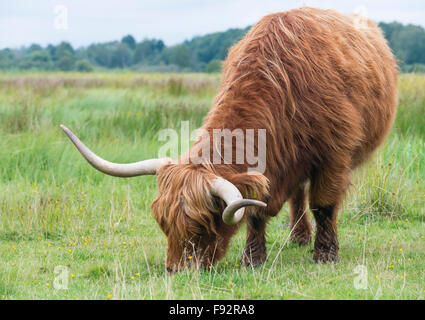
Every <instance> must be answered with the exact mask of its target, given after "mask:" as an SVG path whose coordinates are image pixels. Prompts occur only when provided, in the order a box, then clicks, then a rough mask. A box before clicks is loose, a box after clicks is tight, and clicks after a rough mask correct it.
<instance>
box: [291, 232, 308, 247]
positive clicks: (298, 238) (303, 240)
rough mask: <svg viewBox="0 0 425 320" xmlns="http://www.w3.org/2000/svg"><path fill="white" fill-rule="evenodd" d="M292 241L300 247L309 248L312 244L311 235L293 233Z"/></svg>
mask: <svg viewBox="0 0 425 320" xmlns="http://www.w3.org/2000/svg"><path fill="white" fill-rule="evenodd" d="M291 241H292V242H293V243H296V244H299V245H300V246H307V245H309V244H310V243H311V235H310V233H298V234H297V233H292V234H291Z"/></svg>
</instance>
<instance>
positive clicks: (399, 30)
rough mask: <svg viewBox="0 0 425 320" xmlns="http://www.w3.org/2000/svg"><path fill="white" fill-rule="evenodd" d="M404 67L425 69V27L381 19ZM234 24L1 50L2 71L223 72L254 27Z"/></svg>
mask: <svg viewBox="0 0 425 320" xmlns="http://www.w3.org/2000/svg"><path fill="white" fill-rule="evenodd" d="M379 26H380V27H381V29H382V30H383V33H384V36H385V38H386V39H387V41H388V43H389V45H390V47H391V49H392V50H393V52H394V54H395V56H396V57H397V59H398V61H399V63H400V67H401V68H402V70H403V71H420V72H425V30H424V28H422V27H420V26H416V25H411V24H409V25H403V24H401V23H398V22H392V23H383V22H381V23H379ZM249 28H250V27H247V28H243V29H237V28H236V29H229V30H227V31H224V32H216V33H212V34H207V35H205V36H196V37H194V38H192V39H191V40H186V41H184V42H183V43H181V44H177V45H174V46H166V45H165V44H164V42H163V41H162V40H159V39H143V40H142V41H139V42H137V41H136V39H135V38H134V37H133V36H132V35H126V36H124V37H123V38H122V39H121V40H120V41H111V42H106V43H93V44H91V45H89V46H87V47H81V48H73V47H72V45H71V44H70V43H68V42H61V43H60V44H58V45H52V44H49V45H47V46H46V47H42V46H40V45H38V44H32V45H30V46H29V47H22V48H19V49H10V48H6V49H3V50H0V69H2V70H46V71H55V70H60V71H74V70H75V71H82V72H90V71H93V70H102V69H105V70H108V69H130V70H136V71H144V72H180V71H183V72H218V71H220V68H221V61H223V60H224V59H225V57H226V55H227V51H228V49H229V48H230V47H231V46H232V45H233V44H234V43H236V42H237V41H239V40H240V39H241V38H242V37H243V36H244V35H245V34H246V32H247V31H248V30H249Z"/></svg>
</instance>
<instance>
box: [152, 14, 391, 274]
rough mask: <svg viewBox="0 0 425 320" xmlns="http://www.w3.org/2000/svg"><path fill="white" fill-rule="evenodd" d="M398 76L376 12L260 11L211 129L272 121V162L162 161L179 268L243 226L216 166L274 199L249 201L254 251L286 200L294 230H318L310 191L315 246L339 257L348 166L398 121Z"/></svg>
mask: <svg viewBox="0 0 425 320" xmlns="http://www.w3.org/2000/svg"><path fill="white" fill-rule="evenodd" d="M396 85H397V67H396V62H395V60H394V58H393V55H392V54H391V51H390V49H389V48H388V46H387V43H386V41H385V39H384V37H383V36H382V34H381V31H380V29H379V28H378V27H376V25H374V24H373V23H372V22H371V21H367V22H366V25H360V27H359V28H358V27H356V25H355V23H354V16H350V15H343V14H339V13H337V12H335V11H332V10H319V9H313V8H301V9H296V10H291V11H288V12H281V13H276V14H271V15H268V16H266V17H264V18H263V19H261V20H260V21H259V22H258V23H257V24H256V25H255V26H254V27H253V28H252V29H251V30H250V31H249V32H248V34H247V35H246V36H245V37H244V38H243V39H242V40H241V41H240V42H239V43H238V44H236V45H235V46H234V47H232V48H231V50H230V52H229V54H228V57H227V59H226V61H225V64H224V70H223V82H222V85H221V87H220V90H219V92H218V95H217V96H216V99H215V101H214V103H213V107H212V109H211V111H210V113H209V114H208V116H207V117H206V119H205V121H204V125H203V129H204V130H206V131H207V132H210V133H211V135H212V130H213V129H220V128H228V129H230V130H234V129H236V128H252V129H266V130H267V163H266V164H267V166H266V171H265V173H264V176H263V175H251V174H247V173H246V172H247V168H248V166H247V165H246V164H244V165H236V164H232V165H211V164H210V162H212V159H206V160H205V163H204V164H200V165H195V164H176V165H169V166H166V167H163V168H161V169H160V171H159V173H158V186H159V195H158V197H157V199H156V200H155V201H154V203H153V205H152V208H153V211H154V215H155V218H156V220H157V221H158V223H159V224H160V226H161V228H162V230H163V231H164V232H165V234H166V235H167V236H168V243H169V247H168V255H167V261H166V265H167V267H168V268H169V270H176V269H179V268H181V267H183V266H185V265H186V264H187V263H188V262H192V261H196V262H198V263H201V264H203V265H209V264H211V263H213V262H214V261H215V260H217V259H220V258H221V257H223V255H224V254H225V252H226V249H227V247H228V245H229V241H230V238H231V236H232V235H233V234H234V233H235V232H236V230H237V228H238V226H227V225H225V224H224V223H223V221H222V219H221V213H222V211H223V209H224V208H225V205H224V202H223V201H222V200H220V199H217V198H216V197H213V196H212V195H211V194H210V187H209V182H210V181H211V179H213V177H214V175H218V176H221V177H223V178H225V179H227V180H229V181H230V182H232V183H233V184H235V185H236V186H237V187H238V188H239V190H240V191H241V193H242V194H243V196H244V197H246V198H257V199H260V200H264V201H266V202H267V204H268V206H267V208H265V209H263V208H261V209H259V208H253V207H251V208H247V210H246V213H245V217H246V218H245V220H246V222H247V243H246V249H245V252H244V254H243V256H242V261H243V262H244V263H247V264H253V265H255V264H258V263H261V262H263V261H264V260H265V259H266V247H265V227H266V222H267V220H268V219H269V217H272V216H275V215H277V214H278V212H279V210H280V209H281V208H282V205H283V204H284V203H285V202H286V201H287V200H289V203H290V206H291V230H292V232H291V238H292V240H293V241H295V242H298V243H300V244H308V243H310V242H311V227H310V223H309V219H308V214H307V211H306V193H307V192H308V194H309V202H310V209H311V210H312V212H313V215H314V218H315V220H316V226H317V231H316V238H315V243H314V256H313V258H314V260H315V261H317V262H327V261H336V260H337V259H338V241H337V230H336V229H337V227H336V218H337V212H338V208H339V207H340V204H341V201H342V200H343V197H344V193H345V191H346V189H347V186H348V183H349V175H350V172H351V170H352V169H354V168H355V167H356V166H358V165H359V164H361V163H362V162H363V161H365V160H366V159H367V158H368V157H369V156H370V155H371V153H372V152H373V150H374V149H376V148H377V147H378V145H380V144H381V142H382V141H383V139H384V137H385V136H386V134H387V133H388V131H389V129H390V127H391V124H392V122H393V119H394V114H395V111H396V95H397V87H396ZM199 143H201V142H200V141H198V142H197V143H195V146H197V145H198V144H199ZM211 157H212V155H211ZM307 185H309V188H308V189H307ZM189 255H190V256H192V257H196V258H195V259H188V256H189Z"/></svg>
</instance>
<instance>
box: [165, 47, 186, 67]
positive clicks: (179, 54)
mask: <svg viewBox="0 0 425 320" xmlns="http://www.w3.org/2000/svg"><path fill="white" fill-rule="evenodd" d="M170 63H171V64H175V65H177V66H179V67H181V68H187V67H189V66H190V55H189V50H188V49H187V47H186V46H185V45H184V44H179V45H176V46H174V47H172V48H171V49H170Z"/></svg>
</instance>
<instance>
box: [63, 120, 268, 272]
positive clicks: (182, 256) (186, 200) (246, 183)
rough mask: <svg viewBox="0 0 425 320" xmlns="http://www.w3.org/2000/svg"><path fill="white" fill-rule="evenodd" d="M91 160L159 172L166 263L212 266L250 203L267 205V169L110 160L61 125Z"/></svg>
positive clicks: (126, 170)
mask: <svg viewBox="0 0 425 320" xmlns="http://www.w3.org/2000/svg"><path fill="white" fill-rule="evenodd" d="M61 127H62V129H63V130H64V131H65V133H66V134H67V135H68V137H69V138H70V139H71V141H72V142H73V143H74V145H75V146H76V147H77V149H78V150H79V151H80V152H81V154H82V155H83V156H84V157H85V158H86V160H87V161H88V162H89V163H90V164H91V165H92V166H93V167H94V168H96V169H98V170H99V171H101V172H103V173H106V174H109V175H112V176H116V177H134V176H140V175H157V181H158V196H157V198H156V199H155V200H154V202H153V203H152V210H153V212H154V217H155V220H156V221H157V222H158V224H159V226H160V228H161V230H162V231H163V232H164V233H165V235H166V236H167V238H168V250H167V259H166V267H167V270H169V271H176V270H179V269H181V268H183V267H185V266H187V265H189V264H196V265H202V266H209V265H211V264H212V263H213V262H214V261H216V260H218V259H220V258H221V257H222V256H223V255H224V254H225V252H226V249H227V247H228V244H229V241H230V238H231V236H232V235H233V234H234V232H235V231H236V229H237V225H238V223H239V222H240V221H241V220H242V218H243V216H244V212H245V207H248V206H258V207H265V206H266V204H265V203H264V202H261V201H259V200H254V199H247V198H256V199H263V198H264V197H265V196H266V195H267V188H268V180H267V178H266V177H265V176H263V175H262V174H253V173H235V172H232V171H231V170H224V171H223V172H225V174H224V176H218V175H217V173H216V172H215V170H214V167H213V166H211V165H200V164H197V165H195V164H191V163H188V164H182V163H175V162H173V161H172V160H171V159H168V158H162V159H150V160H144V161H140V162H136V163H130V164H117V163H112V162H109V161H106V160H104V159H102V158H100V157H99V156H97V155H95V154H94V153H93V152H92V151H90V150H89V149H88V148H87V147H86V146H85V145H84V144H83V143H82V142H81V141H80V140H79V139H78V138H77V137H76V136H75V135H74V134H73V133H72V132H71V131H70V130H69V129H68V128H66V127H65V126H61Z"/></svg>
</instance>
